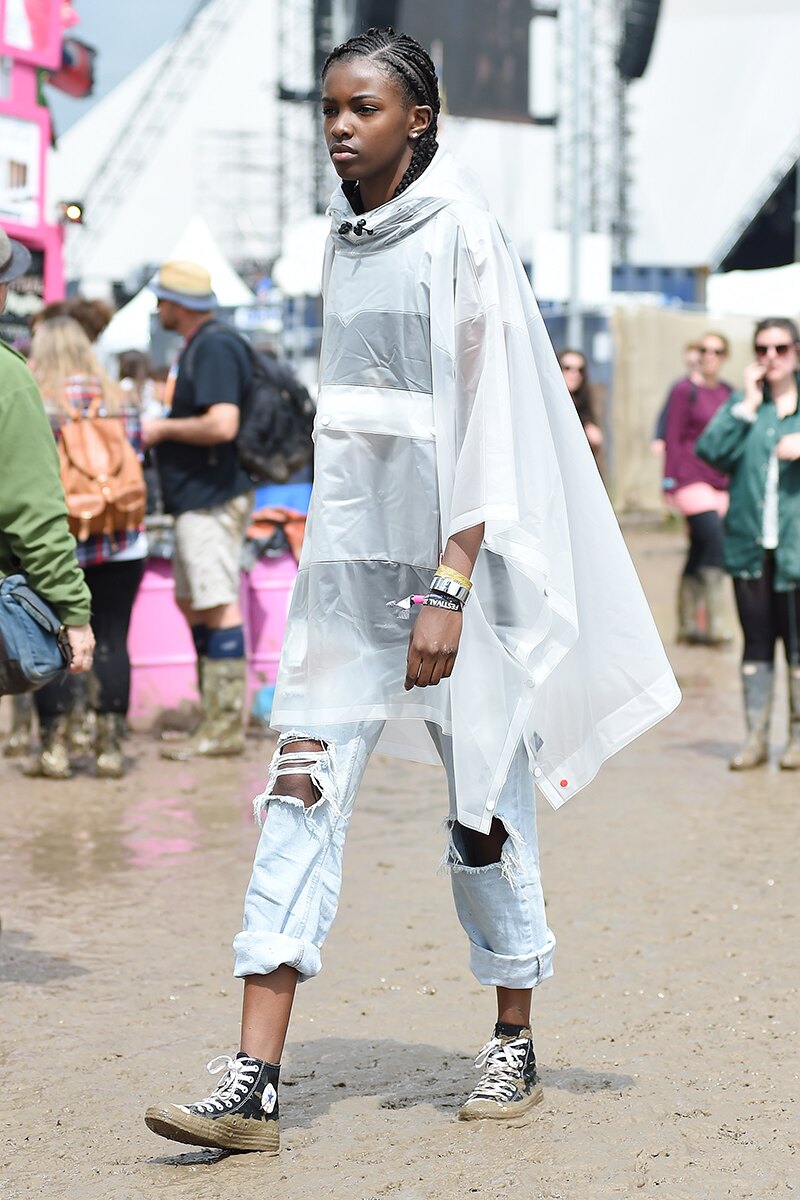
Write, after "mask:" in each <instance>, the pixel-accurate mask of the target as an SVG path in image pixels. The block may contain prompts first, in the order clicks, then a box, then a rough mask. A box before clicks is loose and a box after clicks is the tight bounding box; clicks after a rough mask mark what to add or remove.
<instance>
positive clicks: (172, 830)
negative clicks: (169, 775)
mask: <svg viewBox="0 0 800 1200" xmlns="http://www.w3.org/2000/svg"><path fill="white" fill-rule="evenodd" d="M125 825H126V832H125V834H124V836H123V838H122V844H123V846H124V847H125V849H126V850H127V852H128V862H127V865H128V866H129V867H133V868H134V869H145V870H146V869H148V868H150V867H166V866H174V865H175V863H176V862H177V861H178V860H179V859H180V858H182V857H184V856H185V855H187V854H191V853H192V852H193V851H195V850H197V849H198V847H199V845H200V842H201V831H200V828H199V826H198V823H197V819H196V817H195V815H194V813H193V812H192V811H191V809H189V808H187V807H186V805H185V802H184V801H182V800H180V799H178V798H177V797H170V796H163V797H161V796H159V797H158V798H152V797H148V798H147V799H146V800H145V799H143V800H138V801H136V802H135V803H134V804H132V805H130V806H129V807H128V808H126V810H125ZM154 826H155V828H154ZM176 827H177V828H176Z"/></svg>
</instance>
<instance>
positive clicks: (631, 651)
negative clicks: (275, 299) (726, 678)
mask: <svg viewBox="0 0 800 1200" xmlns="http://www.w3.org/2000/svg"><path fill="white" fill-rule="evenodd" d="M331 216H332V232H331V237H330V240H329V243H328V250H327V254H326V259H325V269H324V289H323V290H324V300H325V339H324V344H323V350H322V362H321V366H320V381H321V387H320V395H319V404H318V412H317V420H316V429H315V439H316V459H315V483H314V494H313V497H312V503H311V512H310V517H309V523H308V527H307V530H306V538H305V543H304V546H303V553H302V558H301V562H300V571H299V575H298V580H297V585H296V587H295V592H294V595H293V598H292V605H291V609H290V614H289V623H288V630H287V637H286V641H285V644H284V649H283V655H282V658H281V666H280V671H279V676H278V683H277V688H276V695H275V705H274V709H273V724H274V725H275V727H276V728H278V729H288V728H296V727H302V726H303V725H314V724H328V723H347V722H351V721H354V720H362V719H372V718H381V719H386V720H387V721H388V724H387V726H386V729H385V732H384V735H383V740H382V744H381V746H380V747H379V748H380V749H383V750H384V751H386V752H389V753H396V754H399V755H401V756H405V757H411V758H419V759H421V760H423V761H435V759H434V758H433V756H432V755H431V751H430V738H429V737H428V736H427V733H426V731H425V729H424V726H423V725H422V724H421V723H422V721H424V720H428V721H433V722H435V723H436V724H437V725H438V726H439V727H440V728H441V729H442V730H443V731H444V732H445V733H448V734H451V736H452V738H453V756H454V775H455V785H456V794H457V797H458V811H459V819H460V820H461V821H462V823H463V824H465V825H469V826H471V827H473V828H476V829H481V830H484V831H485V830H486V829H488V827H489V825H490V823H491V819H492V812H493V810H494V807H495V805H496V801H497V796H498V793H499V791H500V788H501V787H502V784H503V780H504V779H505V776H506V774H507V772H508V769H509V765H510V763H511V761H512V759H513V756H514V752H515V750H516V748H517V746H518V745H519V743H520V740H521V739H523V740H524V743H525V745H526V748H527V751H528V755H529V761H530V766H531V770H532V772H533V774H534V777H535V780H536V783H537V785H538V786H539V787H540V788H541V789H542V791H543V792H544V794H545V795H546V796H547V799H548V800H549V801H550V803H551V804H553V805H554V806H558V805H559V804H560V803H562V802H563V801H564V800H565V799H567V798H568V797H570V796H572V795H574V794H575V792H577V791H578V790H579V789H580V788H581V787H583V786H585V785H586V784H587V783H588V782H589V781H590V780H591V779H592V778H593V776H594V775H595V773H596V772H597V770H598V768H599V767H600V765H601V763H602V762H603V760H604V759H606V758H607V757H608V756H609V755H611V754H613V753H614V752H615V751H616V750H618V749H620V748H621V747H622V746H624V745H625V744H626V743H627V742H629V741H631V740H632V739H633V738H634V737H636V736H637V735H638V734H640V733H642V732H644V731H645V730H646V729H647V728H649V727H650V726H651V725H653V724H654V723H655V722H656V721H658V720H660V719H661V718H662V717H664V716H665V715H666V714H667V713H669V712H670V711H671V710H672V709H673V708H674V707H675V705H676V704H677V703H678V701H679V699H680V693H679V691H678V688H677V684H676V683H675V679H674V677H673V674H672V671H671V670H670V667H669V664H668V662H667V658H666V655H665V653H664V649H663V646H662V645H661V641H660V639H659V637H658V634H657V632H656V629H655V626H654V624H653V620H652V617H651V615H650V611H649V609H648V606H647V603H646V601H645V598H644V596H643V594H642V590H641V587H640V584H639V581H638V579H637V577H636V573H635V571H634V569H633V565H632V563H631V561H630V558H629V555H628V553H627V550H626V548H625V545H624V542H623V540H622V537H621V534H620V531H619V527H618V525H617V522H616V518H615V516H614V513H613V511H612V509H611V506H610V504H609V501H608V499H607V497H606V493H605V489H604V488H603V485H602V482H601V480H600V477H599V475H598V473H597V469H596V467H595V464H594V460H593V457H592V454H591V451H590V449H589V447H588V445H587V443H586V439H585V437H584V434H583V431H582V429H581V426H580V422H579V420H578V418H577V415H576V413H575V409H574V405H573V404H572V401H571V400H570V397H569V394H568V392H567V390H566V387H565V385H564V382H563V378H562V375H561V370H560V367H559V366H558V363H557V361H556V358H555V354H554V353H553V349H552V347H551V345H550V342H549V339H548V337H547V334H546V332H545V329H544V325H543V322H542V319H541V316H540V315H539V312H538V309H537V307H536V303H535V301H534V299H533V295H532V293H531V290H530V287H529V284H528V281H527V278H526V276H525V274H524V271H523V269H522V266H521V264H520V262H519V259H518V258H517V256H516V253H515V251H514V250H513V248H512V247H511V246H510V245H509V243H508V242H507V240H506V239H505V237H504V235H503V232H502V231H501V229H500V228H499V226H498V225H497V223H496V222H495V221H494V219H493V218H492V217H491V216H490V215H489V213H488V212H487V211H486V208H485V204H484V202H483V200H482V197H481V195H480V192H479V191H478V189H477V186H476V184H475V183H474V181H473V180H472V177H471V176H470V175H469V174H468V173H466V172H464V171H462V170H461V168H459V167H458V165H457V164H456V163H455V161H454V160H453V158H452V157H451V156H450V155H448V154H446V153H444V152H442V151H441V150H440V151H439V152H438V153H437V155H436V158H435V159H434V162H433V164H432V165H431V166H430V167H429V168H428V170H427V171H426V172H425V173H424V174H423V175H422V176H421V177H420V179H418V180H417V181H416V183H414V184H413V185H412V186H411V187H410V188H408V190H407V191H406V192H404V193H403V194H402V195H401V196H399V197H398V198H397V199H395V200H392V201H390V202H389V203H388V204H385V205H383V206H382V207H381V208H379V209H375V210H373V211H372V212H370V213H368V214H367V227H368V228H369V229H371V230H372V233H371V234H367V233H364V234H362V235H361V236H360V237H356V236H355V235H354V234H353V233H352V224H353V219H354V214H353V212H352V209H351V208H350V205H349V204H348V202H347V200H346V199H345V197H344V195H343V194H342V193H341V192H337V193H336V194H335V195H334V198H333V201H332V206H331ZM343 222H348V223H349V229H348V228H347V226H346V227H345V228H346V232H344V233H339V232H338V230H339V228H340V226H342V224H343ZM481 522H483V523H485V526H486V532H485V537H484V543H483V547H482V549H481V552H480V554H479V556H478V560H477V563H476V565H475V571H474V573H473V581H474V587H473V594H472V596H471V598H470V601H469V603H468V604H467V606H466V608H465V612H464V631H463V636H462V639H461V646H460V649H459V654H458V659H457V661H456V666H455V670H454V672H453V675H452V678H451V679H450V680H449V681H444V682H443V683H441V684H440V685H439V686H438V687H434V688H424V689H414V690H413V691H411V692H404V691H403V679H404V675H405V662H406V652H407V647H408V637H409V633H410V625H409V622H408V621H407V620H405V621H404V620H401V619H400V618H399V616H398V615H397V612H398V610H396V609H394V608H392V607H391V606H390V605H391V602H392V601H397V600H401V599H403V598H405V597H407V596H409V595H411V594H412V593H415V592H420V591H424V590H425V588H426V586H427V584H428V583H429V582H430V579H431V577H432V574H433V571H434V569H435V567H436V565H437V563H438V561H439V556H440V554H441V551H442V549H443V547H444V545H445V544H446V542H447V539H448V538H449V537H450V536H451V535H452V534H453V533H456V532H458V531H459V530H462V529H465V528H469V527H471V526H473V525H476V524H479V523H481ZM411 619H412V620H413V619H414V617H413V616H412V618H411ZM414 718H416V720H415V719H414Z"/></svg>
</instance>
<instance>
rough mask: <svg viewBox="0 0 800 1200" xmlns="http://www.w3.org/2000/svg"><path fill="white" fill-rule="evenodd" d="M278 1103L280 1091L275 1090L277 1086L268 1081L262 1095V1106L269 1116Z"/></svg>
mask: <svg viewBox="0 0 800 1200" xmlns="http://www.w3.org/2000/svg"><path fill="white" fill-rule="evenodd" d="M277 1103H278V1093H277V1092H276V1091H275V1088H274V1087H273V1086H272V1084H271V1083H268V1084H267V1086H266V1087H265V1088H264V1095H263V1096H262V1097H261V1107H262V1108H263V1110H264V1112H265V1113H266V1114H267V1116H269V1114H270V1113H272V1112H274V1111H275V1105H276V1104H277Z"/></svg>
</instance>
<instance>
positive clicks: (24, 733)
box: [3, 693, 33, 758]
mask: <svg viewBox="0 0 800 1200" xmlns="http://www.w3.org/2000/svg"><path fill="white" fill-rule="evenodd" d="M11 702H12V709H11V712H12V717H11V732H10V733H9V735H8V741H7V742H6V744H5V746H4V747H3V754H4V755H5V757H6V758H21V757H23V756H24V755H26V754H30V752H31V733H32V725H33V696H31V695H30V694H29V693H23V694H22V695H21V696H12V697H11Z"/></svg>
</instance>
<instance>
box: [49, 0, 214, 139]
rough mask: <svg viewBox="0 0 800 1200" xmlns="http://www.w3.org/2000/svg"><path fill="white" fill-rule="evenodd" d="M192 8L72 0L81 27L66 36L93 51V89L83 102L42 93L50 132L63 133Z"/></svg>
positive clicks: (140, 0)
mask: <svg viewBox="0 0 800 1200" xmlns="http://www.w3.org/2000/svg"><path fill="white" fill-rule="evenodd" d="M197 6H198V0H112V2H111V3H109V0H74V8H75V11H76V12H77V13H79V14H80V17H81V23H80V25H76V26H75V28H74V30H73V31H72V32H73V33H74V36H75V37H77V38H80V39H81V40H82V41H84V42H88V43H89V45H90V46H94V47H95V49H96V50H97V51H98V55H97V59H96V61H95V81H96V82H95V90H94V95H93V96H90V97H88V98H87V99H86V100H75V99H73V98H72V97H71V96H65V95H64V93H63V92H57V91H56V90H55V89H54V88H49V89H48V97H49V100H50V106H51V109H52V112H53V119H54V121H55V126H56V132H57V133H65V132H66V131H67V129H69V127H70V125H73V124H74V123H75V121H78V120H79V119H80V118H81V117H82V116H83V115H84V113H87V112H88V111H89V109H90V108H91V107H92V105H93V104H96V103H97V101H98V100H101V99H102V98H103V96H105V95H107V93H108V92H110V91H111V90H112V89H113V88H115V87H116V86H117V84H118V83H121V82H122V80H123V79H124V78H125V76H126V75H129V74H130V73H131V71H133V70H135V69H136V67H138V66H139V64H140V63H142V62H144V60H145V59H146V58H147V57H148V56H149V55H150V54H152V53H153V51H154V50H157V49H158V47H159V46H160V45H161V44H162V43H163V42H165V41H166V40H167V39H168V38H170V37H172V36H173V35H174V34H175V33H177V32H178V30H179V29H181V28H182V26H183V25H184V24H185V22H186V20H187V19H188V17H189V16H190V15H191V13H192V12H194V10H195V8H197Z"/></svg>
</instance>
